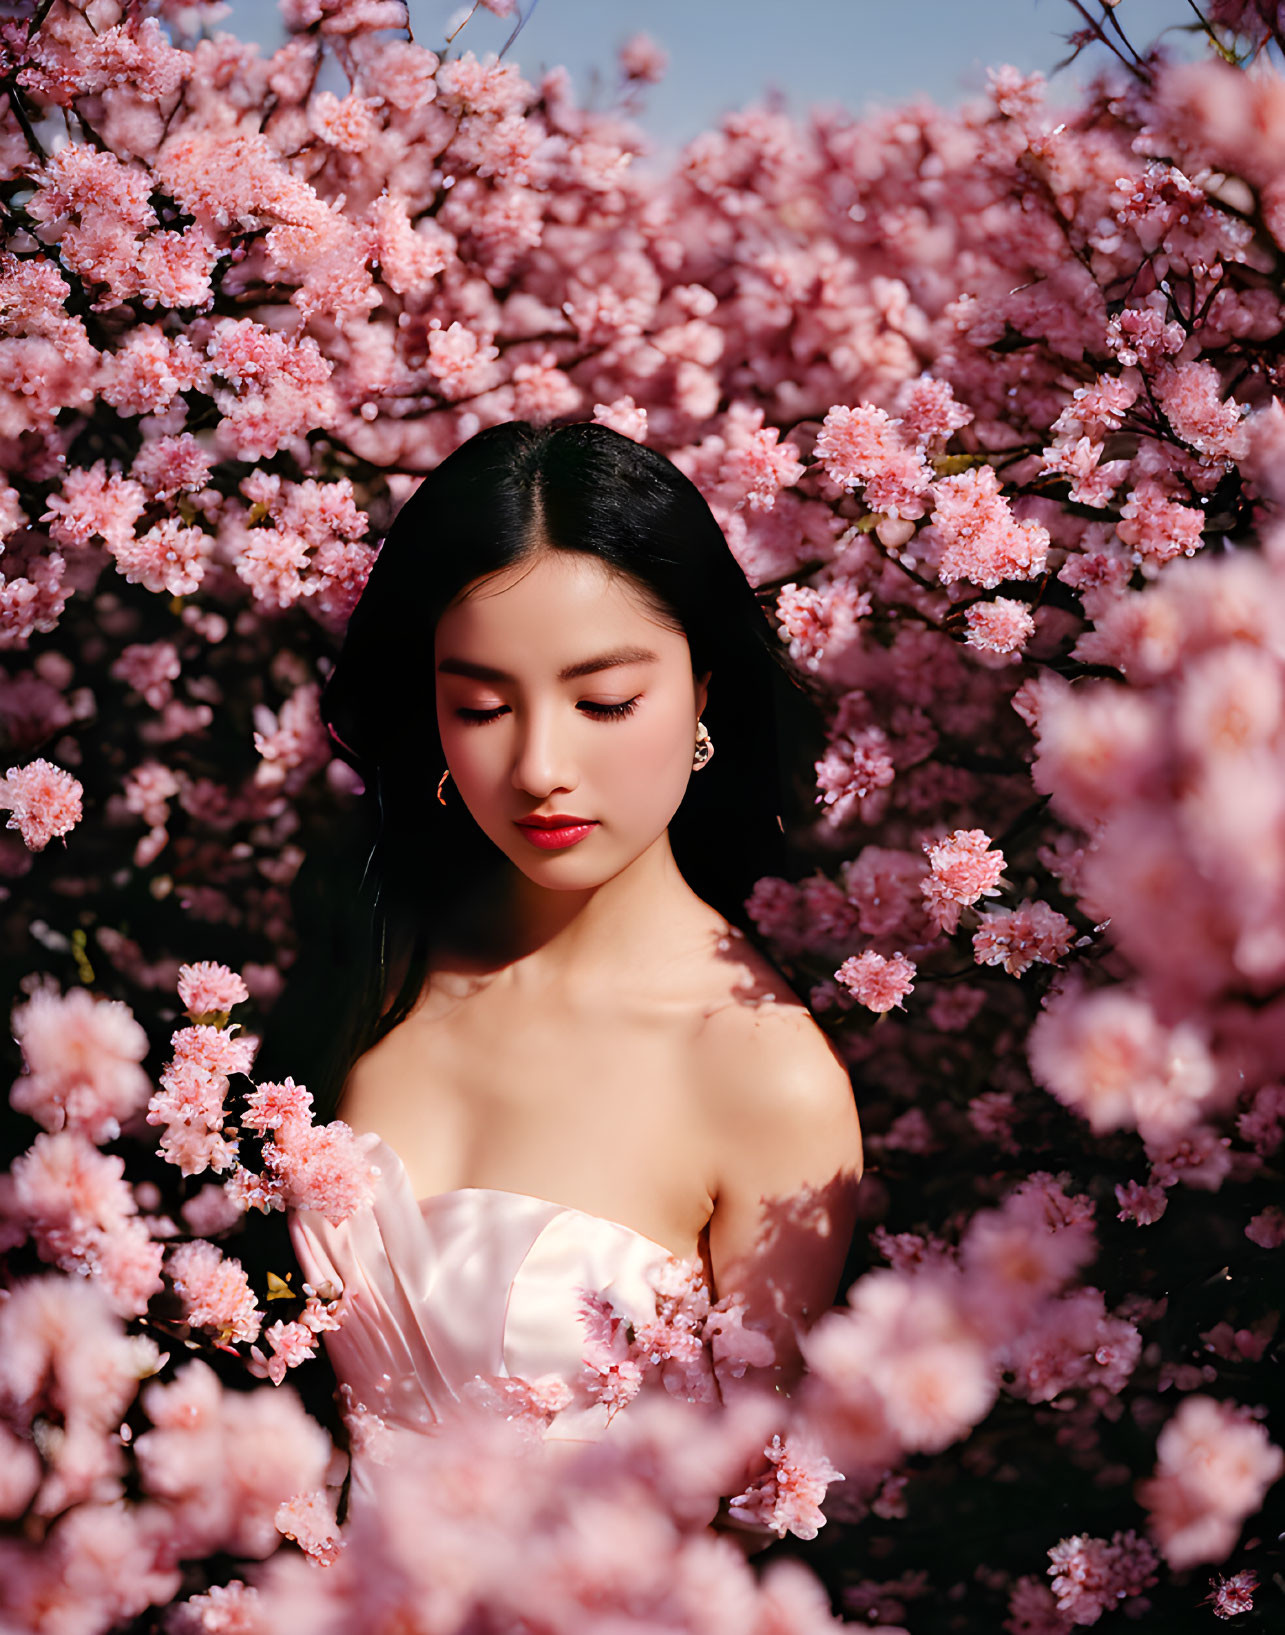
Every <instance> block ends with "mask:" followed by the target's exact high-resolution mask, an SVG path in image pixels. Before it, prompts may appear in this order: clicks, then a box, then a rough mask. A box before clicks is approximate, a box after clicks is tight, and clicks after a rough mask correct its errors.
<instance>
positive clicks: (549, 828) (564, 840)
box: [516, 812, 597, 852]
mask: <svg viewBox="0 0 1285 1635" xmlns="http://www.w3.org/2000/svg"><path fill="white" fill-rule="evenodd" d="M516 822H517V826H518V828H519V829H521V831H522V833H523V834H524V835H525V836H526V838H527V839H528V840H529V841H530V842H531V844H532V845H533V846H538V847H539V848H540V850H541V851H542V852H560V851H564V850H565V849H566V847H568V846H575V845H578V844H579V842H580V841H582V840H583V839H584V838H585V836H586V835H587V834H588V833H589V832H590V831H591V830H592V829H594V828H596V827H597V825H596V824H595V823H593V822H591V821H587V820H586V819H584V818H578V817H568V816H567V815H566V814H565V813H563V812H555V813H554V814H553V815H552V816H551V817H542V816H535V815H533V816H531V817H525V818H518V819H516Z"/></svg>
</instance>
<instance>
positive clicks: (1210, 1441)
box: [1137, 1396, 1285, 1568]
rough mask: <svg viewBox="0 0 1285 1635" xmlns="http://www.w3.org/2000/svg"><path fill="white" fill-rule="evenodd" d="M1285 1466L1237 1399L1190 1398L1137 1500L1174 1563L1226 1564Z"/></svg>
mask: <svg viewBox="0 0 1285 1635" xmlns="http://www.w3.org/2000/svg"><path fill="white" fill-rule="evenodd" d="M1282 1470H1285V1455H1282V1453H1281V1450H1280V1449H1279V1448H1278V1447H1276V1445H1275V1444H1274V1443H1272V1442H1270V1441H1269V1440H1268V1437H1267V1432H1266V1431H1265V1430H1264V1429H1263V1427H1262V1426H1261V1425H1260V1424H1258V1423H1257V1422H1256V1421H1255V1420H1253V1419H1250V1418H1248V1417H1247V1416H1246V1414H1245V1413H1244V1411H1243V1410H1241V1409H1238V1408H1237V1406H1236V1404H1235V1403H1231V1402H1215V1401H1214V1399H1213V1398H1212V1397H1207V1396H1190V1397H1187V1398H1186V1399H1185V1400H1184V1401H1183V1403H1182V1404H1181V1406H1180V1407H1179V1409H1178V1411H1177V1413H1176V1414H1175V1415H1174V1416H1173V1418H1172V1419H1170V1420H1169V1422H1168V1423H1167V1424H1166V1425H1165V1427H1164V1429H1163V1430H1162V1431H1161V1433H1160V1437H1159V1440H1158V1441H1157V1443H1156V1469H1155V1474H1154V1475H1153V1476H1150V1477H1148V1478H1147V1479H1146V1480H1145V1481H1142V1482H1140V1483H1139V1484H1138V1488H1137V1497H1138V1501H1139V1503H1140V1504H1142V1505H1143V1506H1144V1507H1145V1508H1146V1509H1147V1510H1148V1511H1149V1512H1150V1517H1151V1533H1152V1537H1153V1538H1154V1539H1155V1540H1156V1543H1157V1544H1158V1545H1159V1546H1160V1549H1161V1551H1162V1553H1163V1555H1164V1557H1165V1560H1166V1561H1168V1563H1169V1565H1170V1566H1171V1567H1176V1568H1182V1567H1191V1566H1194V1565H1195V1564H1196V1563H1197V1562H1201V1561H1221V1560H1222V1559H1223V1558H1224V1557H1225V1556H1226V1555H1227V1554H1228V1553H1229V1552H1230V1551H1231V1549H1232V1548H1233V1547H1234V1545H1235V1543H1236V1539H1237V1537H1238V1535H1239V1533H1240V1529H1241V1526H1242V1524H1243V1523H1244V1521H1245V1519H1246V1517H1248V1516H1251V1515H1252V1514H1253V1513H1254V1511H1256V1510H1257V1509H1258V1508H1259V1506H1260V1505H1261V1504H1262V1502H1263V1496H1264V1494H1265V1493H1266V1492H1267V1489H1268V1488H1269V1487H1270V1486H1271V1485H1272V1483H1273V1482H1275V1481H1276V1480H1277V1479H1278V1478H1279V1477H1280V1475H1281V1472H1282Z"/></svg>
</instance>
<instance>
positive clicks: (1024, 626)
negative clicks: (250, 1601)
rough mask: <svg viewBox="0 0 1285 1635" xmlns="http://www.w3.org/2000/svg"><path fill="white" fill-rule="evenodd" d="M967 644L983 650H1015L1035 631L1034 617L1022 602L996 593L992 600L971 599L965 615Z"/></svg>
mask: <svg viewBox="0 0 1285 1635" xmlns="http://www.w3.org/2000/svg"><path fill="white" fill-rule="evenodd" d="M966 617H967V621H968V634H967V636H966V637H965V640H966V641H967V642H968V645H969V646H970V647H976V648H978V649H980V650H981V651H982V652H986V653H1017V652H1020V651H1021V649H1022V648H1023V647H1025V645H1026V643H1027V642H1028V641H1030V639H1031V637H1032V636H1033V635H1034V634H1035V619H1034V617H1033V616H1032V614H1031V611H1030V609H1029V608H1028V607H1027V606H1026V604H1025V602H1016V601H1014V600H1013V598H1012V597H1011V596H997V597H996V598H995V600H994V601H993V602H974V603H973V605H972V606H971V607H970V608H969V609H968V613H967V615H966Z"/></svg>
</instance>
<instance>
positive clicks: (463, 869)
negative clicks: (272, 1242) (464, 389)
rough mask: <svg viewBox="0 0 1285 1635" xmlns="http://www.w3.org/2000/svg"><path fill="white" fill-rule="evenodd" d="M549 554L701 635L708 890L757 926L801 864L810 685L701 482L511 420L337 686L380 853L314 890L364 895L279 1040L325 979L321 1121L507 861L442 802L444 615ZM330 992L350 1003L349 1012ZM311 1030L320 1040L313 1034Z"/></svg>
mask: <svg viewBox="0 0 1285 1635" xmlns="http://www.w3.org/2000/svg"><path fill="white" fill-rule="evenodd" d="M546 550H554V551H567V552H580V553H584V554H586V555H589V556H593V557H596V558H597V559H598V560H599V561H601V562H602V563H603V564H604V565H605V566H606V567H607V568H608V569H610V570H613V571H615V572H617V573H620V574H624V575H626V576H627V577H628V578H629V579H630V580H632V581H633V583H634V585H635V586H636V588H637V589H638V591H639V592H640V593H641V594H642V595H643V596H644V597H645V599H646V604H647V606H648V608H649V611H650V612H651V613H652V616H653V617H655V618H656V619H657V620H659V621H661V622H663V623H665V624H667V625H669V626H670V627H672V628H674V629H681V630H682V632H683V633H684V634H685V636H686V638H687V642H688V646H689V647H690V650H691V658H692V669H693V673H694V674H695V675H696V676H703V675H705V674H706V673H707V672H708V673H709V675H710V683H709V700H708V704H707V707H706V709H705V711H704V714H703V719H704V721H705V723H706V725H707V727H708V729H709V733H710V736H711V738H712V739H713V742H714V745H715V755H714V759H713V760H712V761H711V762H710V764H709V766H708V767H707V768H706V769H705V770H704V771H702V772H701V774H700V775H699V777H694V778H693V779H692V781H691V783H690V784H689V786H688V789H687V792H686V794H685V795H684V798H683V801H682V804H681V805H680V807H679V809H678V811H677V813H676V814H675V816H674V818H673V820H672V822H671V824H670V829H669V833H670V842H671V845H672V848H673V852H674V857H675V860H676V862H677V863H678V866H679V868H680V869H681V871H682V873H683V875H684V877H685V878H686V880H687V882H688V884H689V885H690V886H691V887H692V889H693V891H695V892H696V894H697V895H698V896H699V897H701V898H703V899H704V900H705V901H706V902H708V903H709V904H711V906H713V907H714V908H716V909H718V910H719V912H720V913H722V914H724V915H725V916H726V917H727V918H728V919H730V920H731V921H733V922H734V923H739V924H742V925H743V924H744V911H743V905H744V902H745V899H746V897H747V896H748V894H749V892H750V890H751V888H752V887H753V885H754V882H755V881H756V880H758V879H759V878H761V877H762V876H763V875H766V874H775V873H780V872H782V868H783V865H784V837H783V832H782V820H781V812H782V799H781V795H782V789H781V772H780V766H781V760H780V753H779V746H778V734H779V732H780V730H781V726H782V725H783V724H784V723H783V721H782V720H781V717H782V715H783V714H784V713H786V712H788V711H789V710H790V706H791V702H792V700H791V697H790V695H792V694H797V686H796V684H794V683H793V682H792V679H791V678H790V675H789V672H788V669H787V667H786V666H785V664H784V663H783V661H782V652H781V647H780V643H779V642H778V641H777V639H776V636H775V633H774V631H773V629H772V626H771V623H770V622H769V620H768V618H767V616H766V614H765V613H764V611H763V609H762V608H761V607H760V605H759V601H758V598H757V597H756V595H755V593H754V591H753V589H752V588H751V587H750V585H749V583H748V582H747V580H746V578H745V575H744V573H743V572H742V570H741V568H740V566H739V565H738V563H737V561H736V559H735V557H734V556H733V555H732V553H731V551H730V549H729V548H728V545H727V542H726V540H725V539H724V537H723V533H722V530H721V529H720V528H719V526H718V523H717V521H716V520H715V518H714V516H713V513H712V512H711V511H710V508H709V506H708V504H707V503H706V501H705V498H704V496H703V495H702V494H701V492H700V490H699V489H698V488H697V487H696V485H695V484H694V483H693V482H692V481H691V480H690V479H689V478H688V477H686V476H685V475H684V474H683V473H682V472H681V471H680V470H679V469H678V467H677V466H675V465H674V464H673V462H672V461H670V460H668V459H666V458H665V457H664V456H663V455H661V454H659V453H657V452H656V451H655V450H652V449H648V448H646V447H645V446H644V445H642V444H640V443H636V442H634V441H633V440H632V439H630V438H628V437H625V436H623V435H621V434H620V433H619V432H615V431H612V430H611V429H610V428H608V427H606V426H601V425H597V424H592V423H575V424H563V425H558V426H547V427H537V426H533V425H530V424H528V423H526V422H524V421H510V422H507V423H505V424H502V425H497V426H492V427H488V428H487V429H485V430H483V431H481V432H478V433H477V434H476V436H474V437H472V438H470V439H469V440H468V441H467V442H466V443H464V444H462V445H461V446H460V447H459V448H458V449H456V450H455V451H454V452H453V453H452V454H450V455H449V456H448V457H447V458H446V459H445V460H443V461H442V463H441V464H440V465H439V466H437V467H436V468H435V469H434V470H433V471H432V472H430V473H429V475H428V476H427V477H426V478H425V479H424V481H423V482H422V483H421V484H420V486H419V487H418V489H417V490H416V491H415V493H414V494H413V495H412V496H411V498H410V499H409V500H407V502H406V503H405V505H403V507H402V509H401V510H400V512H399V513H398V515H397V517H396V519H395V520H394V523H393V525H392V527H391V529H390V530H389V533H388V536H387V538H386V540H385V541H384V544H383V547H382V549H381V550H380V552H379V555H378V557H377V559H376V561H375V564H374V567H373V569H372V571H371V574H370V578H369V581H368V583H367V585H366V588H365V590H364V591H363V593H362V596H361V598H360V600H359V602H358V604H357V606H356V608H355V610H354V612H353V615H352V618H351V620H350V622H349V626H348V630H347V634H346V637H345V640H344V643H343V647H342V649H341V651H340V654H339V657H338V660H337V662H336V665H335V668H334V670H333V672H332V674H331V676H330V678H329V680H328V682H327V684H326V687H325V690H324V693H323V696H322V716H323V719H324V720H325V723H326V726H327V728H328V730H329V731H330V733H331V736H332V738H333V739H334V740H335V742H336V745H337V747H338V748H339V751H340V753H341V754H342V755H343V757H344V759H346V760H347V761H348V762H349V764H350V765H351V766H352V767H353V768H354V769H355V770H356V771H357V773H358V774H359V776H360V777H361V779H362V781H363V784H364V785H365V790H366V794H365V796H364V802H365V804H366V807H367V814H368V837H369V839H370V847H369V852H368V854H367V855H366V856H364V857H363V858H362V859H361V860H360V863H361V867H360V869H359V870H357V875H356V877H355V878H354V879H353V880H352V881H351V882H349V883H348V884H347V885H346V886H345V885H341V884H340V882H339V881H338V880H331V881H330V882H324V881H323V882H317V884H316V886H315V887H314V890H317V889H319V891H320V893H321V894H322V895H324V894H325V893H326V892H327V891H331V892H338V893H339V894H340V896H341V897H342V898H344V899H345V901H346V903H347V906H348V910H349V912H348V913H347V915H346V920H345V923H346V929H344V930H339V931H337V930H336V929H335V925H336V923H338V922H335V921H333V920H332V922H331V924H330V928H329V930H328V931H327V932H326V934H325V935H323V936H322V937H321V938H320V939H319V941H318V943H317V944H316V945H314V946H312V947H311V948H310V947H309V946H308V945H307V944H306V943H305V944H304V946H302V947H301V954H300V958H299V960H298V962H297V969H296V970H295V971H294V972H292V975H291V982H290V985H289V988H288V989H287V994H286V995H285V996H284V998H283V1001H282V1002H281V1004H280V1005H279V1007H278V1009H279V1010H280V1012H281V1016H280V1018H279V1019H278V1018H277V1017H276V1016H275V1015H274V1027H273V1028H272V1029H269V1041H268V1042H269V1043H272V1044H274V1049H273V1052H272V1054H273V1057H274V1059H275V1058H276V1057H277V1056H280V1057H281V1060H282V1061H283V1062H284V1061H285V1056H284V1051H283V1049H282V1048H281V1047H284V1046H285V1045H286V1043H287V1038H286V1036H287V1035H288V1034H289V1033H291V1032H294V1031H296V1030H293V1029H291V1028H290V1026H289V1015H290V1013H291V1011H292V1010H298V1012H299V1016H300V1018H302V1016H303V1014H304V1008H305V1006H307V1000H306V999H305V997H304V995H303V994H302V993H301V992H299V991H298V990H300V989H301V988H302V987H303V986H304V985H312V986H313V987H314V989H315V991H314V992H313V993H312V995H311V999H312V1006H316V1005H319V1004H320V1005H329V1006H330V1009H329V1014H328V1016H327V1026H328V1027H329V1028H331V1029H332V1033H331V1037H330V1042H329V1044H328V1045H327V1048H326V1049H325V1050H324V1052H323V1054H324V1057H325V1060H324V1062H322V1063H321V1064H320V1065H319V1066H318V1067H317V1068H316V1069H315V1070H314V1073H313V1079H312V1080H310V1081H309V1082H310V1087H311V1088H312V1090H313V1093H314V1097H315V1099H316V1104H317V1108H318V1114H319V1116H326V1115H327V1111H328V1109H329V1108H332V1107H333V1105H334V1103H335V1101H336V1100H337V1097H338V1095H339V1092H340V1089H341V1088H342V1082H343V1079H344V1077H345V1076H346V1073H347V1069H348V1068H349V1067H350V1066H351V1064H352V1062H353V1061H354V1060H355V1059H356V1057H357V1056H358V1055H359V1054H361V1052H362V1051H363V1050H364V1049H367V1048H369V1046H370V1045H371V1044H373V1043H374V1042H375V1041H376V1039H378V1038H379V1037H381V1036H382V1035H383V1034H384V1033H386V1032H388V1031H389V1030H390V1029H391V1028H392V1027H393V1026H395V1025H396V1024H397V1022H399V1021H401V1020H402V1019H403V1018H404V1017H405V1015H406V1014H407V1013H408V1011H409V1009H410V1008H411V1006H412V1005H413V1003H414V1001H415V999H416V998H417V996H418V994H419V992H420V989H421V988H422V985H423V981H424V978H425V975H426V972H427V967H428V962H429V959H430V958H431V955H432V951H433V949H434V947H435V945H436V943H437V940H438V939H439V938H440V936H441V934H442V931H443V928H444V927H445V926H446V925H447V923H448V922H449V919H450V915H451V911H452V908H453V906H454V905H455V904H456V903H457V902H458V901H459V899H460V898H461V896H462V895H463V893H464V892H465V891H467V890H469V889H470V888H471V887H473V886H474V885H476V883H477V881H478V880H479V878H480V877H481V876H482V875H483V874H484V873H485V872H486V871H489V870H492V869H494V868H495V867H496V865H497V864H498V863H499V862H500V861H501V855H502V854H501V853H500V852H499V850H498V849H497V848H496V847H495V846H494V845H493V844H492V843H491V842H490V841H489V840H488V839H487V838H486V837H485V836H484V835H483V834H482V832H481V830H480V829H478V827H477V825H476V824H475V823H474V822H473V820H472V818H471V817H470V816H469V814H468V812H467V811H466V810H465V809H464V807H463V805H462V802H460V801H459V799H458V797H456V798H454V799H451V800H448V802H447V804H446V806H445V807H443V806H442V805H440V804H439V803H438V801H437V800H436V799H435V798H434V792H435V788H436V785H437V781H438V779H439V778H440V776H441V773H442V771H443V769H444V766H445V760H444V756H443V753H442V748H441V740H440V736H439V733H438V727H437V713H436V691H435V683H434V674H433V644H434V632H435V629H436V626H437V622H438V620H439V619H440V618H441V616H442V614H443V613H444V612H445V610H446V609H447V608H448V607H449V606H450V605H451V604H452V603H453V602H454V601H455V600H456V598H457V597H459V596H460V595H461V594H462V593H463V592H465V591H466V590H467V589H468V588H469V587H470V586H472V585H474V584H476V583H477V582H478V581H480V580H484V579H486V578H487V577H488V576H490V575H493V574H497V573H500V572H502V571H503V570H505V569H508V568H511V567H514V566H516V565H517V564H519V563H521V562H522V561H523V560H525V559H528V558H530V557H531V556H533V555H534V554H536V553H538V552H541V551H546ZM348 862H349V863H350V864H352V863H354V862H356V860H354V859H350V860H348ZM336 907H340V905H336ZM340 917H341V920H343V919H345V917H344V915H343V913H342V910H341V915H340ZM310 956H311V957H310ZM327 960H329V961H330V962H331V963H332V964H334V963H335V962H336V961H337V962H338V963H339V964H340V965H342V966H343V967H345V968H346V971H347V983H346V985H344V984H342V983H337V982H333V981H332V982H331V983H327V982H326V981H325V980H324V973H322V972H321V971H319V970H317V969H316V967H317V965H318V963H319V962H321V963H324V962H326V961H327ZM310 968H312V970H311V973H310ZM327 987H329V988H332V989H334V990H335V991H336V992H337V993H340V994H342V996H343V997H341V998H338V999H337V1000H336V1001H335V1002H334V1004H333V1005H331V1002H330V1000H329V999H328V998H325V997H323V994H324V990H325V989H326V988H327ZM312 1006H307V1008H308V1009H312ZM313 1015H314V1017H315V1015H316V1011H315V1010H313ZM278 1025H279V1027H280V1030H281V1033H280V1037H279V1039H277V1040H274V1038H273V1035H274V1034H275V1033H276V1032H277V1028H278ZM314 1026H315V1023H314ZM297 1031H298V1034H299V1040H300V1042H302V1040H303V1038H304V1037H305V1032H306V1030H305V1029H304V1028H303V1027H300V1028H299V1029H298V1030H297ZM290 1043H291V1045H292V1046H293V1044H294V1043H295V1041H294V1040H291V1041H290ZM318 1048H320V1047H319V1046H318ZM300 1065H302V1062H301V1063H300ZM287 1070H291V1071H293V1069H289V1068H288V1069H287Z"/></svg>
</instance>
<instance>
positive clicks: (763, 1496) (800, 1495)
mask: <svg viewBox="0 0 1285 1635" xmlns="http://www.w3.org/2000/svg"><path fill="white" fill-rule="evenodd" d="M766 1453H767V1457H768V1459H769V1460H770V1461H771V1466H772V1468H771V1470H770V1471H769V1472H768V1473H766V1474H765V1475H764V1476H761V1477H760V1478H759V1479H758V1480H757V1481H756V1482H755V1483H754V1484H753V1485H752V1486H751V1487H749V1488H747V1489H746V1491H745V1492H744V1493H739V1494H737V1496H736V1497H735V1498H734V1499H733V1500H732V1501H731V1504H730V1507H729V1508H730V1510H731V1514H732V1515H733V1516H734V1517H735V1518H736V1519H737V1520H738V1521H756V1522H762V1523H763V1524H765V1525H766V1526H768V1527H770V1528H771V1530H772V1531H773V1532H774V1533H775V1534H776V1535H777V1537H778V1538H784V1537H785V1535H786V1534H787V1533H793V1534H794V1536H795V1537H796V1538H805V1539H806V1538H815V1537H816V1535H817V1533H818V1531H819V1530H820V1529H821V1528H822V1527H824V1526H825V1516H824V1514H823V1513H822V1510H821V1502H822V1500H823V1499H824V1498H825V1493H826V1489H827V1488H828V1487H829V1485H830V1484H831V1483H832V1482H836V1481H839V1482H841V1481H842V1480H843V1477H842V1475H841V1474H840V1472H839V1471H837V1470H836V1469H835V1468H834V1466H833V1465H832V1464H831V1463H830V1461H829V1460H828V1459H827V1458H826V1457H825V1455H824V1454H823V1453H821V1452H820V1451H819V1450H817V1449H815V1448H809V1447H807V1446H806V1445H804V1444H803V1443H801V1442H800V1441H799V1440H798V1439H797V1438H791V1437H787V1438H786V1440H785V1441H784V1442H783V1441H782V1440H781V1438H780V1436H779V1435H778V1436H774V1437H773V1438H772V1441H771V1443H770V1444H769V1445H768V1447H767V1449H766Z"/></svg>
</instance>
